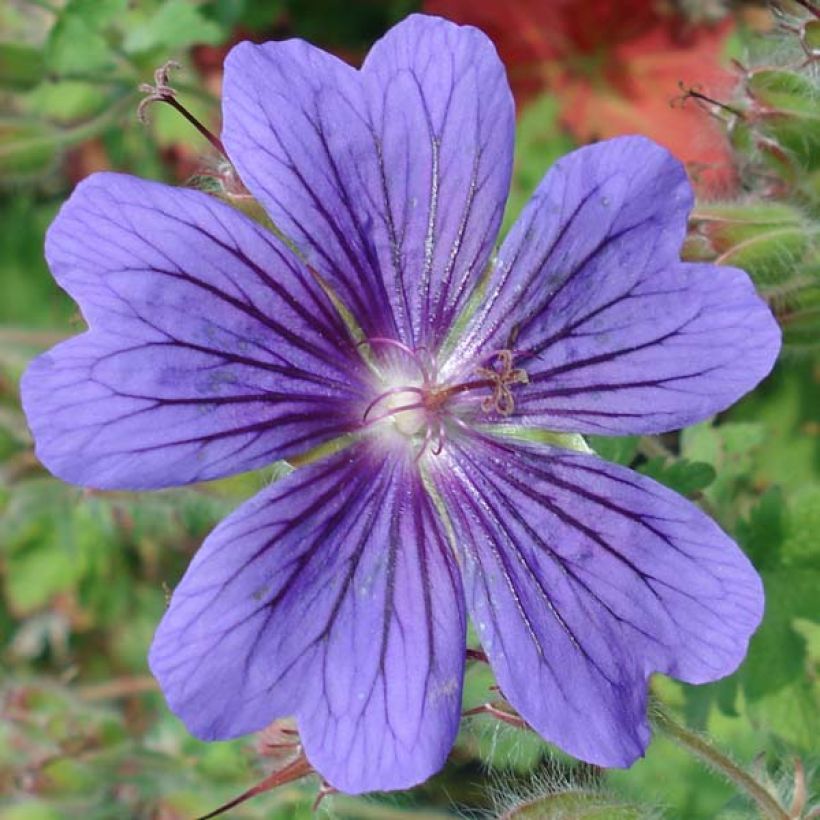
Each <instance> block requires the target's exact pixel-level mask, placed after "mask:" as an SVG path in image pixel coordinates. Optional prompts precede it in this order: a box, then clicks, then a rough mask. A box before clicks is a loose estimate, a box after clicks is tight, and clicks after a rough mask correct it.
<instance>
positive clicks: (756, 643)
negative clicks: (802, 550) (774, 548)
mask: <svg viewBox="0 0 820 820" xmlns="http://www.w3.org/2000/svg"><path fill="white" fill-rule="evenodd" d="M763 585H764V587H765V590H766V614H765V616H764V618H763V623H762V624H761V626H760V628H759V629H758V631H757V632H756V633H755V634H754V636H753V637H752V641H751V643H750V645H749V654H748V656H747V658H746V662H745V663H744V664H743V666H742V667H741V670H740V681H741V685H742V687H743V691H744V693H745V695H746V697H747V699H748V700H750V701H754V700H758V699H759V698H761V697H763V696H764V695H766V694H768V693H769V692H776V691H777V690H778V689H781V688H782V687H784V686H786V685H787V684H789V683H791V682H792V681H794V680H796V679H798V678H800V677H802V675H803V673H804V671H805V658H806V640H805V638H804V637H803V636H802V635H801V634H800V633H799V632H797V631H796V630H795V629H794V620H795V618H798V617H799V618H814V619H818V618H820V611H818V607H817V590H818V589H820V572H817V571H816V570H805V569H800V570H795V569H779V570H772V571H769V572H766V573H764V574H763Z"/></svg>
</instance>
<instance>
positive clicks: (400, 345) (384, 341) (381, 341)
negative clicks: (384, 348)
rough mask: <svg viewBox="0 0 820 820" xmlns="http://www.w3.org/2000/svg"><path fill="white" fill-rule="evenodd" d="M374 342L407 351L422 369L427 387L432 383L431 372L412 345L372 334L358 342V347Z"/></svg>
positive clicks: (414, 362) (403, 351)
mask: <svg viewBox="0 0 820 820" xmlns="http://www.w3.org/2000/svg"><path fill="white" fill-rule="evenodd" d="M372 344H380V345H388V346H390V347H395V348H397V349H398V350H401V351H402V353H406V354H407V355H408V356H409V357H410V358H411V359H412V361H413V364H415V365H416V367H418V369H419V370H420V371H421V376H422V378H423V379H424V386H425V387H427V386H428V385H429V384H430V373H429V371H428V370H427V367H426V366H425V364H424V362H423V361H422V360H421V358H420V356H419V355H418V352H417V351H415V350H413V349H412V348H411V347H408V346H407V345H406V344H404V343H403V342H400V341H398V340H397V339H387V338H384V337H383V336H371V337H370V338H369V339H363V340H362V341H361V342H358V343H357V345H356V346H357V347H360V346H361V345H372Z"/></svg>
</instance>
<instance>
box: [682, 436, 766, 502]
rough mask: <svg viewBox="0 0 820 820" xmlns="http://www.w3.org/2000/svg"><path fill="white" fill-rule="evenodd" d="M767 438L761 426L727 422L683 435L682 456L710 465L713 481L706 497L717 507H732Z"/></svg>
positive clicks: (706, 492) (707, 488)
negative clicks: (759, 449)
mask: <svg viewBox="0 0 820 820" xmlns="http://www.w3.org/2000/svg"><path fill="white" fill-rule="evenodd" d="M765 437H766V428H765V426H764V425H762V424H756V423H751V422H749V423H737V422H734V423H732V422H727V423H724V424H719V425H713V424H709V423H704V424H698V425H696V426H694V427H689V428H688V429H686V430H684V431H683V432H682V433H681V453H682V455H683V456H684V457H685V458H687V459H689V460H691V461H696V462H705V463H706V464H711V465H712V467H713V468H714V470H715V477H714V480H713V481H712V482H711V483H710V484H709V485H708V486H706V488H705V495H706V496H707V497H708V498H710V499H711V500H712V501H714V502H715V503H717V504H718V505H721V506H722V505H724V504H729V503H730V502H731V501H732V500H733V498H734V496H735V494H736V491H737V489H738V486H740V485H742V484H743V483H744V482H746V481H747V480H748V476H749V473H750V472H751V470H752V466H753V464H754V458H755V455H756V452H757V450H758V448H759V447H760V446H761V444H762V443H763V441H764V439H765Z"/></svg>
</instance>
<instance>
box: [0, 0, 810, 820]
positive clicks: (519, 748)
mask: <svg viewBox="0 0 820 820" xmlns="http://www.w3.org/2000/svg"><path fill="white" fill-rule="evenodd" d="M421 5H422V4H421V3H420V2H417V1H416V0H387V1H386V2H379V0H258V2H253V1H252V0H204V1H203V2H194V1H193V0H29V2H20V0H4V2H2V3H0V670H2V671H1V672H0V712H1V713H2V719H1V720H0V818H2V820H52V818H55V820H56V819H57V818H74V817H82V818H87V820H97V818H100V819H102V818H132V817H133V818H155V819H156V820H160V818H161V819H162V820H172V818H190V817H193V816H196V815H197V814H203V813H205V812H207V811H210V810H213V809H215V808H216V807H217V806H219V805H220V804H222V803H224V802H225V801H227V800H229V799H230V798H232V797H234V796H236V795H238V794H239V793H241V792H243V791H244V790H245V789H247V788H249V787H251V786H252V785H253V784H254V783H256V782H258V781H259V780H261V779H262V778H263V777H265V776H266V775H267V774H269V773H270V772H271V771H274V770H275V769H276V768H277V767H279V766H281V765H282V764H283V761H286V759H287V755H288V753H289V752H288V749H287V748H286V749H281V748H276V747H277V744H278V743H281V742H282V741H283V740H284V741H285V742H287V741H289V740H292V735H289V734H288V733H287V732H286V731H285V732H283V731H282V727H274V728H272V729H270V730H269V731H268V732H266V733H264V734H263V735H262V736H260V737H253V738H248V739H245V740H239V741H235V742H230V743H219V744H210V745H207V744H203V743H200V742H198V741H195V740H194V739H192V738H191V737H190V736H188V734H187V733H186V731H185V730H184V728H183V727H182V725H181V724H180V723H179V722H178V721H177V720H176V719H175V718H174V717H173V716H172V715H171V714H170V713H169V712H168V710H167V709H166V707H165V705H164V703H163V701H162V698H161V696H160V695H159V694H158V693H157V691H156V687H155V684H154V682H153V680H152V679H151V677H150V676H149V675H148V670H147V666H146V660H145V658H146V651H147V647H148V644H149V641H150V639H151V635H152V631H153V629H154V627H155V626H156V624H157V623H158V622H159V620H160V617H161V615H162V612H163V609H164V607H165V602H166V598H167V595H168V593H169V591H170V589H171V588H173V586H174V584H175V583H176V582H177V580H178V579H179V577H180V575H181V573H182V571H183V569H184V567H185V566H186V564H187V562H188V560H189V559H190V557H191V555H192V554H193V552H194V551H195V549H196V547H197V545H198V544H199V543H200V541H201V540H202V538H203V537H204V536H205V534H206V533H207V532H208V530H209V529H210V528H211V527H212V526H213V524H214V523H215V522H216V521H217V520H219V518H221V517H222V516H224V515H225V514H226V513H227V512H228V511H230V510H231V509H232V508H233V507H235V506H236V505H237V504H238V503H239V501H240V500H242V499H244V498H246V497H248V496H249V495H251V494H252V493H253V492H255V491H256V490H258V489H259V488H261V487H262V486H264V485H265V484H266V483H267V482H269V481H270V480H272V478H274V477H275V473H276V469H275V468H271V469H270V470H267V471H262V472H260V473H255V474H251V475H244V476H240V477H238V478H235V479H230V480H225V481H219V482H213V483H210V484H207V485H201V486H194V487H190V488H187V489H181V490H173V491H162V492H154V493H141V494H139V495H131V494H128V493H113V492H105V493H103V492H92V491H86V490H82V489H79V488H76V487H70V486H67V485H64V484H62V483H61V482H60V481H58V480H57V479H54V478H51V477H50V476H49V475H48V474H47V473H46V472H45V471H44V469H43V468H42V467H41V466H40V465H39V464H38V463H37V461H36V459H35V457H34V455H33V452H32V442H31V438H30V435H29V433H28V431H27V428H26V424H25V420H24V417H23V415H22V412H21V410H20V406H19V398H18V389H17V384H18V380H19V377H20V374H21V373H22V371H23V369H24V367H25V365H26V362H27V361H28V360H29V359H30V358H31V357H32V356H33V355H35V354H36V353H38V352H40V351H42V350H44V349H45V348H47V347H49V346H51V345H52V344H53V343H55V342H56V341H58V340H60V339H62V338H64V337H66V336H68V335H71V334H74V333H77V332H79V331H81V329H82V320H81V318H80V317H79V315H78V313H77V310H76V307H75V306H74V305H73V303H72V302H71V301H70V300H69V299H68V297H67V296H66V295H65V294H63V293H62V292H61V291H60V290H59V289H58V288H57V286H56V285H55V284H54V282H53V280H52V279H51V277H50V275H49V273H48V270H47V267H46V265H45V262H44V260H43V253H42V246H43V235H44V231H45V229H46V227H47V226H48V224H49V222H50V220H51V219H52V218H53V216H54V214H55V212H56V210H57V208H58V207H59V205H60V203H61V202H62V201H64V200H65V198H66V197H67V195H68V193H69V192H70V190H71V188H72V186H73V185H74V184H75V183H76V182H77V181H79V180H80V179H82V178H83V177H85V176H87V175H88V174H90V173H92V172H94V171H97V170H101V169H108V168H111V169H116V170H120V171H127V172H131V173H134V174H137V175H139V176H142V177H145V178H150V179H157V180H165V181H167V182H173V183H177V184H187V185H195V186H197V187H200V188H203V189H206V190H209V191H212V192H213V193H214V195H217V196H228V193H229V192H226V191H225V190H224V186H223V180H224V178H225V174H224V168H221V167H220V164H219V157H218V156H217V155H216V154H215V152H214V151H213V149H212V148H211V147H210V145H209V144H208V143H207V142H206V141H205V140H204V139H202V137H201V136H200V135H199V134H197V133H196V131H194V130H193V129H192V128H191V126H190V125H189V124H188V123H187V122H186V121H185V120H184V119H183V118H182V117H180V116H179V115H178V114H176V113H175V112H174V111H173V110H171V109H170V108H169V107H167V106H163V105H155V106H153V107H152V108H151V109H150V111H149V123H148V124H147V125H144V124H141V123H140V122H138V121H137V118H136V108H137V105H138V103H139V100H140V96H141V95H140V93H139V91H138V86H139V84H140V83H143V82H148V81H151V79H152V75H153V70H154V69H155V68H156V67H157V66H158V65H160V64H161V63H163V62H165V61H166V60H168V59H170V58H175V59H177V60H178V61H179V62H180V63H181V64H182V68H181V70H180V71H178V72H177V73H176V74H175V75H174V76H173V84H174V86H175V87H176V88H177V90H178V92H179V98H180V100H181V101H182V102H183V103H184V104H185V105H186V106H187V107H188V108H189V109H190V110H191V111H192V112H194V113H195V114H196V115H197V116H198V117H200V118H201V119H202V120H203V121H204V122H206V123H208V124H209V125H210V126H211V127H212V128H213V129H214V130H216V131H217V132H218V129H219V91H220V79H221V65H222V60H223V58H224V55H225V53H226V52H227V50H228V48H229V47H230V46H231V45H232V44H233V43H235V42H237V41H239V40H242V39H248V38H249V39H253V40H257V41H262V40H267V39H278V38H284V37H291V36H299V37H304V38H306V39H309V40H311V41H313V42H315V43H317V44H319V45H321V46H323V47H325V48H328V49H330V50H332V51H334V52H336V53H337V54H339V55H341V56H342V57H343V58H345V59H347V60H349V61H351V62H353V63H357V62H358V61H360V60H361V58H362V56H363V54H364V53H365V52H366V50H367V48H368V46H369V45H370V44H371V43H372V42H373V41H374V40H375V39H376V38H378V37H379V36H380V35H381V34H382V33H383V32H384V31H385V30H386V29H387V28H388V27H389V26H390V25H391V24H392V23H394V22H395V21H397V20H399V19H400V18H401V17H403V16H404V15H405V14H407V13H409V12H411V11H414V10H419V9H420V7H421ZM424 7H425V10H427V11H430V12H433V13H437V14H442V15H444V16H448V17H451V18H453V19H455V20H457V21H459V22H469V23H473V24H475V25H478V26H480V27H482V28H483V29H484V30H485V31H486V32H487V33H488V34H489V35H490V36H491V37H492V38H493V39H494V41H495V42H496V44H497V46H498V49H499V52H500V54H501V56H502V58H503V60H504V61H505V63H506V65H507V67H508V71H509V76H510V80H511V83H512V85H513V89H514V91H515V94H516V99H517V102H518V112H519V130H518V138H517V158H516V166H515V177H514V182H513V192H512V196H511V200H510V207H509V209H508V213H507V218H506V221H505V225H509V223H510V221H511V219H512V218H514V216H515V214H516V212H517V211H518V209H520V207H521V205H522V204H523V202H524V201H525V199H526V197H527V196H528V195H529V193H530V192H531V191H532V189H533V188H534V186H535V185H536V184H537V182H538V181H539V180H540V178H541V176H542V175H543V174H544V172H545V171H546V169H547V168H548V167H549V165H550V163H551V162H552V161H554V159H555V158H556V157H558V156H560V155H561V154H563V153H565V152H567V151H569V150H571V149H572V148H573V147H574V146H577V145H581V144H583V143H585V142H589V141H592V140H595V139H600V138H604V137H609V136H613V135H616V134H621V133H634V132H639V133H644V134H647V135H649V136H651V137H653V138H654V139H656V140H658V141H660V142H662V143H663V144H665V145H666V146H667V147H669V148H670V149H671V150H672V151H674V152H675V153H676V154H677V155H678V156H679V157H680V158H681V159H683V160H684V161H685V162H686V163H687V167H688V169H689V171H690V174H691V177H692V179H693V181H694V183H695V185H696V189H697V191H698V194H699V204H698V206H697V208H696V211H695V213H694V214H693V217H692V222H691V230H690V235H689V238H688V240H687V245H686V255H687V257H688V258H690V259H707V260H719V261H721V262H723V263H726V264H735V265H738V266H741V267H744V268H746V269H747V270H748V271H749V272H750V273H751V274H752V276H753V278H754V279H755V281H756V283H757V285H758V287H759V289H760V291H761V293H762V294H763V295H764V296H765V298H767V299H768V300H769V302H770V304H771V305H772V307H773V309H774V310H775V312H776V314H777V316H778V318H779V320H780V322H781V324H782V326H783V329H784V333H785V339H786V345H785V348H784V352H783V355H782V357H781V361H780V362H779V364H778V365H777V367H776V370H775V372H774V373H773V375H772V376H771V377H770V378H769V379H768V380H767V381H766V382H765V383H764V384H763V385H762V386H761V387H760V388H759V389H758V390H757V391H756V392H754V393H753V394H751V395H749V396H748V397H746V398H745V399H744V400H742V401H741V402H740V403H739V404H738V405H736V406H735V407H734V408H732V409H731V410H730V411H728V412H726V413H724V414H722V415H721V416H720V417H718V418H716V419H714V420H712V421H710V422H706V423H704V424H701V425H698V426H696V427H694V428H690V429H688V430H686V431H683V432H682V433H681V434H679V435H678V434H675V435H667V436H663V437H660V438H658V437H644V438H631V439H621V440H594V441H592V442H591V443H592V445H593V446H594V447H595V448H596V449H597V450H598V451H599V452H600V454H601V455H602V456H604V457H605V458H609V459H612V460H615V461H618V462H621V463H623V464H630V465H632V466H633V467H635V468H636V469H639V470H640V471H642V472H644V473H646V474H648V475H651V476H653V477H654V478H656V479H658V480H660V481H662V482H664V483H666V484H668V485H669V486H671V487H673V488H675V489H676V490H677V491H679V492H681V493H684V494H686V495H688V496H689V497H690V498H692V499H693V500H695V501H696V502H698V503H700V504H701V505H702V506H703V507H704V509H706V510H707V511H708V512H709V513H710V514H711V515H713V516H714V517H715V518H716V519H717V520H718V521H719V522H720V523H721V525H722V526H723V527H724V528H726V529H727V530H728V531H729V532H731V533H732V534H733V535H734V537H735V538H736V539H737V540H738V541H739V542H740V543H741V544H742V546H743V547H744V549H745V550H746V551H747V552H748V554H749V555H750V556H751V558H752V560H753V561H754V563H755V564H756V566H757V568H758V570H759V571H760V572H761V574H762V575H763V578H764V581H765V585H766V591H767V611H766V616H765V620H764V623H763V626H762V627H761V629H760V630H759V632H758V634H757V635H756V637H755V638H754V640H753V642H752V646H751V650H750V653H749V656H748V658H747V660H746V662H745V663H744V665H743V666H742V668H741V669H740V670H739V672H738V673H737V674H736V675H734V676H732V677H731V678H729V679H727V680H724V681H721V682H719V683H716V684H713V685H709V686H704V687H697V688H696V687H689V686H684V685H679V684H676V683H673V682H671V681H667V680H661V679H657V680H656V681H655V682H654V690H655V692H656V694H657V696H658V697H659V698H660V699H661V700H663V702H664V703H665V704H666V708H667V709H668V710H669V713H670V714H671V715H673V716H674V717H675V718H676V719H677V720H679V721H680V723H681V725H684V726H686V727H688V728H689V729H692V730H696V731H698V732H705V733H708V735H709V736H710V737H711V738H712V740H713V742H714V743H715V744H716V746H717V747H718V748H719V749H721V750H722V751H724V752H726V753H727V754H729V755H730V756H731V757H733V758H734V759H735V760H736V761H737V763H738V764H739V765H740V766H741V767H743V768H744V769H745V770H746V771H747V772H749V773H750V774H751V775H752V776H753V777H754V778H755V779H756V780H757V781H758V782H759V783H761V784H763V785H764V786H765V787H766V788H768V789H769V790H770V791H771V792H772V793H773V794H775V795H776V796H777V798H778V799H779V800H780V801H781V803H782V804H783V805H784V806H785V807H786V808H787V809H788V810H789V811H790V812H791V813H790V814H787V815H784V816H791V817H795V818H797V817H801V816H806V817H807V816H809V813H810V811H811V798H810V796H809V797H807V799H806V800H804V801H803V802H802V803H801V798H802V796H803V795H804V793H805V794H810V793H811V787H812V781H813V776H814V774H815V772H816V769H817V760H818V758H817V752H818V748H817V745H818V738H820V711H818V679H817V670H818V666H817V664H818V659H819V658H820V630H818V627H817V620H818V616H820V602H819V599H820V537H819V536H818V533H820V484H818V474H820V439H819V438H818V433H820V413H819V408H820V386H818V382H820V364H818V357H817V349H818V339H819V338H820V335H818V333H819V331H820V250H819V249H818V222H817V219H818V214H819V213H820V122H819V120H820V104H818V101H819V100H820V90H819V89H820V85H819V84H818V59H820V18H818V17H816V16H815V15H814V14H813V12H812V9H813V3H812V2H809V1H808V0H801V1H800V2H796V1H793V0H783V1H782V2H779V3H778V4H777V5H776V6H775V7H774V8H772V7H766V6H763V5H757V4H754V3H729V2H728V0H727V2H722V1H721V0H659V1H658V2H653V0H505V2H497V1H496V0H429V2H427V3H425V4H424ZM491 686H492V680H491V677H490V675H489V672H488V670H487V668H486V667H485V666H484V665H483V664H482V663H481V662H479V661H475V662H471V663H470V664H469V672H468V679H467V687H466V692H465V709H467V708H471V707H475V706H478V705H480V704H482V703H484V702H485V701H487V700H492V699H494V698H497V693H495V692H493V691H492V690H491V688H490V687H491ZM801 773H802V774H801ZM801 777H802V781H803V783H804V786H802V787H801ZM318 785H319V784H318V783H317V782H316V780H315V778H307V779H305V780H301V781H299V782H296V783H292V784H288V785H286V786H284V787H282V788H280V789H278V790H276V791H274V792H269V793H267V794H264V795H262V796H260V797H257V798H255V799H254V800H252V801H250V802H248V803H245V804H243V805H242V806H241V807H240V808H236V809H234V810H233V811H232V813H231V815H230V816H233V817H249V818H251V817H257V818H263V817H265V818H299V817H305V818H308V817H311V816H312V809H311V804H312V803H313V800H314V798H315V795H316V791H317V788H318ZM321 811H326V812H329V813H330V814H331V815H332V816H338V817H346V818H370V817H373V818H385V819H386V820H390V819H391V818H408V819H411V818H418V820H421V818H439V817H448V816H461V817H496V816H506V817H600V818H621V817H623V818H627V817H628V818H633V817H635V818H639V817H667V818H680V820H699V819H700V818H703V819H704V820H706V819H707V818H720V819H721V820H726V818H745V817H754V816H756V810H755V808H754V806H753V804H752V803H750V802H749V801H748V800H747V799H746V798H745V797H743V796H741V795H739V794H738V793H737V792H736V791H734V790H733V789H732V788H731V787H730V785H729V784H728V783H727V782H726V781H725V780H724V779H723V778H722V777H720V776H719V775H717V774H715V773H713V772H711V771H709V770H708V769H707V768H705V767H704V766H703V765H702V764H701V763H700V762H698V761H697V760H696V759H694V758H693V757H692V756H691V755H690V754H688V753H687V752H686V751H684V750H683V749H681V748H680V746H679V745H677V744H675V743H673V742H672V741H671V740H670V739H669V737H667V736H664V735H663V733H659V735H658V736H657V737H656V740H655V741H654V742H653V744H652V746H651V747H650V749H649V752H648V754H647V756H646V758H645V759H644V760H642V761H640V762H639V763H638V764H636V765H635V766H634V767H633V768H632V769H631V770H629V771H618V772H604V771H601V770H598V769H596V768H595V767H592V766H587V765H580V764H575V763H574V762H573V761H571V760H569V759H567V758H565V757H563V756H562V755H561V754H560V753H558V752H557V751H556V750H555V749H554V748H552V747H550V746H549V745H548V744H545V743H544V742H543V741H541V740H540V739H538V738H537V737H536V736H535V735H533V734H532V733H530V732H529V731H527V730H526V729H521V728H516V727H515V726H511V725H508V724H507V723H506V722H504V721H502V720H498V719H496V718H494V717H492V716H491V715H487V714H483V715H478V716H475V717H471V718H469V719H466V720H465V722H464V726H463V730H462V733H461V735H460V738H459V741H458V743H457V746H456V748H455V750H454V752H453V754H452V757H451V760H450V762H449V763H448V765H447V767H446V769H445V770H444V772H442V773H441V774H440V775H439V776H437V777H436V778H434V779H433V780H431V781H430V782H429V783H427V784H426V785H424V786H421V787H419V788H418V789H416V790H414V791H413V792H410V793H407V794H401V795H388V796H378V795H376V796H371V797H368V798H351V797H345V796H341V795H334V796H331V797H329V798H327V799H326V800H325V801H324V802H323V803H322V808H321Z"/></svg>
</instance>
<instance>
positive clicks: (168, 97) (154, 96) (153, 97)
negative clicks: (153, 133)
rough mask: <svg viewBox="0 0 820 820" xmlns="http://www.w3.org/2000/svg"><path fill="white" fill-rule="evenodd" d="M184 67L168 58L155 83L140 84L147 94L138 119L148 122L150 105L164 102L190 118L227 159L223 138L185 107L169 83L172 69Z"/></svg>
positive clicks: (159, 69) (138, 113) (158, 71)
mask: <svg viewBox="0 0 820 820" xmlns="http://www.w3.org/2000/svg"><path fill="white" fill-rule="evenodd" d="M178 68H182V66H181V65H180V64H179V63H178V62H177V61H176V60H168V61H167V62H165V63H163V64H162V65H161V66H160V67H159V68H158V69H157V70H156V71H155V72H154V84H153V85H151V84H150V83H142V84H141V85H140V86H139V90H140V91H141V92H142V93H143V94H145V95H147V96H145V97H144V98H143V99H142V100H140V104H139V105H138V106H137V119H138V120H139V121H140V122H141V123H147V122H148V115H147V113H146V112H147V111H148V107H149V106H151V105H153V104H154V103H155V102H164V103H167V104H168V105H170V106H171V108H173V109H174V110H175V111H177V112H179V113H180V114H182V116H183V117H185V119H186V120H188V122H189V123H191V125H193V126H194V128H196V130H197V131H199V133H200V134H202V136H203V137H205V139H206V140H208V142H210V143H211V145H213V147H214V148H216V150H217V151H219V153H220V154H222V156H223V157H225V159H227V158H228V154H227V153H226V151H225V146H224V145H223V144H222V140H220V139H219V137H217V136H216V134H214V133H213V132H211V131H210V130H209V129H207V128H206V127H205V126H204V125H203V124H202V123H201V122H200V121H199V120H198V119H197V118H196V117H195V116H194V115H193V114H192V113H191V112H190V111H189V110H188V109H187V108H185V106H184V105H182V103H180V102H179V100H177V92H176V89H175V88H173V87H172V86H171V85H170V83H169V76H170V73H171V69H178Z"/></svg>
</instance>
